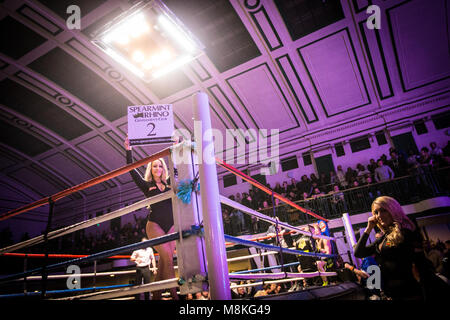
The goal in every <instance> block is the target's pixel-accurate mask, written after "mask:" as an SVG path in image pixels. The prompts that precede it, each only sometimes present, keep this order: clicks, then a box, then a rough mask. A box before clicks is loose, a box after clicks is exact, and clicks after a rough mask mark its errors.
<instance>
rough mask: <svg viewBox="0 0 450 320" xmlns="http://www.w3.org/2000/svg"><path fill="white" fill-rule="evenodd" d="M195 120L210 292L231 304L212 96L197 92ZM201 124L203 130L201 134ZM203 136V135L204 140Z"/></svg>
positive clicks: (215, 297) (216, 298) (212, 297)
mask: <svg viewBox="0 0 450 320" xmlns="http://www.w3.org/2000/svg"><path fill="white" fill-rule="evenodd" d="M194 119H195V120H196V121H200V122H197V123H196V124H197V126H196V127H197V130H194V132H195V131H197V132H195V134H196V136H195V139H196V147H197V152H198V153H197V155H198V157H199V158H198V163H199V173H200V192H201V198H202V209H203V210H202V211H203V225H204V230H205V247H206V257H207V259H208V280H209V292H210V295H211V299H213V300H231V292H230V280H229V277H228V264H227V252H226V248H225V238H224V233H223V221H222V209H221V205H220V198H219V183H218V181H217V168H216V161H215V155H214V141H213V136H212V130H211V116H210V112H209V102H208V96H207V94H206V93H204V92H197V93H196V94H195V95H194ZM198 124H200V126H201V128H200V130H199V129H198ZM199 134H201V136H200V137H199V136H198V135H199Z"/></svg>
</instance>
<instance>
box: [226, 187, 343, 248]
mask: <svg viewBox="0 0 450 320" xmlns="http://www.w3.org/2000/svg"><path fill="white" fill-rule="evenodd" d="M219 196H220V202H222V203H223V204H226V205H227V206H230V207H233V208H235V209H238V210H240V211H242V212H244V213H247V214H250V215H252V216H255V217H257V218H259V219H261V220H264V221H266V222H269V223H272V224H278V225H279V226H280V227H282V228H284V229H287V230H293V231H297V232H299V233H301V234H304V235H307V236H310V237H312V238H316V239H327V240H333V241H335V240H336V238H334V237H328V236H323V235H317V234H313V233H311V232H307V231H304V230H301V229H300V228H298V227H293V226H291V225H290V224H288V223H285V222H282V221H277V220H275V219H274V218H271V217H268V216H266V215H264V214H262V213H260V212H258V211H256V210H253V209H250V208H248V207H246V206H244V205H242V204H240V203H239V202H236V201H233V200H231V199H228V198H227V197H225V196H222V195H219Z"/></svg>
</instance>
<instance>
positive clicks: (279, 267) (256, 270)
mask: <svg viewBox="0 0 450 320" xmlns="http://www.w3.org/2000/svg"><path fill="white" fill-rule="evenodd" d="M299 264H300V262H291V263H286V264H285V265H284V266H285V267H293V266H297V265H299ZM282 266H283V265H277V266H270V267H264V268H259V269H252V270H243V271H236V272H232V274H233V275H235V274H246V273H253V272H261V271H268V270H273V269H281V267H282Z"/></svg>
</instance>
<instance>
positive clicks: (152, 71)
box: [92, 0, 203, 82]
mask: <svg viewBox="0 0 450 320" xmlns="http://www.w3.org/2000/svg"><path fill="white" fill-rule="evenodd" d="M92 41H93V43H94V44H96V45H97V46H98V47H99V48H101V49H102V50H103V51H104V52H105V53H106V54H108V55H109V56H111V58H112V59H114V60H115V61H117V62H118V63H119V64H121V65H122V66H124V67H125V68H126V69H128V70H130V71H131V72H132V73H133V74H135V75H137V76H139V77H140V78H142V79H143V80H144V81H147V82H150V81H153V80H154V79H156V78H157V77H160V76H161V75H163V74H166V73H168V72H170V71H173V70H175V69H177V68H180V67H181V66H182V65H183V64H186V63H189V62H190V61H192V60H193V59H195V58H197V57H198V56H200V55H201V54H202V53H203V52H202V50H203V46H202V45H201V43H200V42H199V41H198V40H197V39H196V38H195V37H194V36H193V35H192V34H191V33H190V32H189V30H187V29H186V27H185V26H184V25H183V24H182V23H181V22H180V21H179V20H178V19H177V17H176V16H175V15H174V14H173V13H172V12H171V11H170V10H169V9H168V8H167V7H166V6H165V5H164V3H162V1H161V0H152V1H147V0H144V1H141V2H140V3H138V4H136V5H134V6H133V7H132V8H131V9H130V10H128V11H126V12H124V13H123V14H121V15H120V16H119V17H117V18H115V19H114V20H113V21H111V22H109V23H107V24H106V25H105V26H103V27H102V28H100V29H99V30H98V31H97V32H96V34H95V35H94V39H93V40H92Z"/></svg>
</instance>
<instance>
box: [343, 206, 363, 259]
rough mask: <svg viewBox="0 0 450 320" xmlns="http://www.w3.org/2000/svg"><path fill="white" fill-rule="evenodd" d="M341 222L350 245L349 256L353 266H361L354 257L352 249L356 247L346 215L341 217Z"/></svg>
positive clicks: (350, 224)
mask: <svg viewBox="0 0 450 320" xmlns="http://www.w3.org/2000/svg"><path fill="white" fill-rule="evenodd" d="M342 222H343V224H344V227H345V235H346V236H347V243H350V256H351V258H352V260H353V264H354V265H355V266H357V267H359V266H360V265H361V260H360V259H358V258H356V257H355V254H354V250H353V248H354V247H355V245H356V237H355V232H354V231H353V227H352V223H351V221H350V216H349V215H348V213H344V214H343V215H342Z"/></svg>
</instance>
